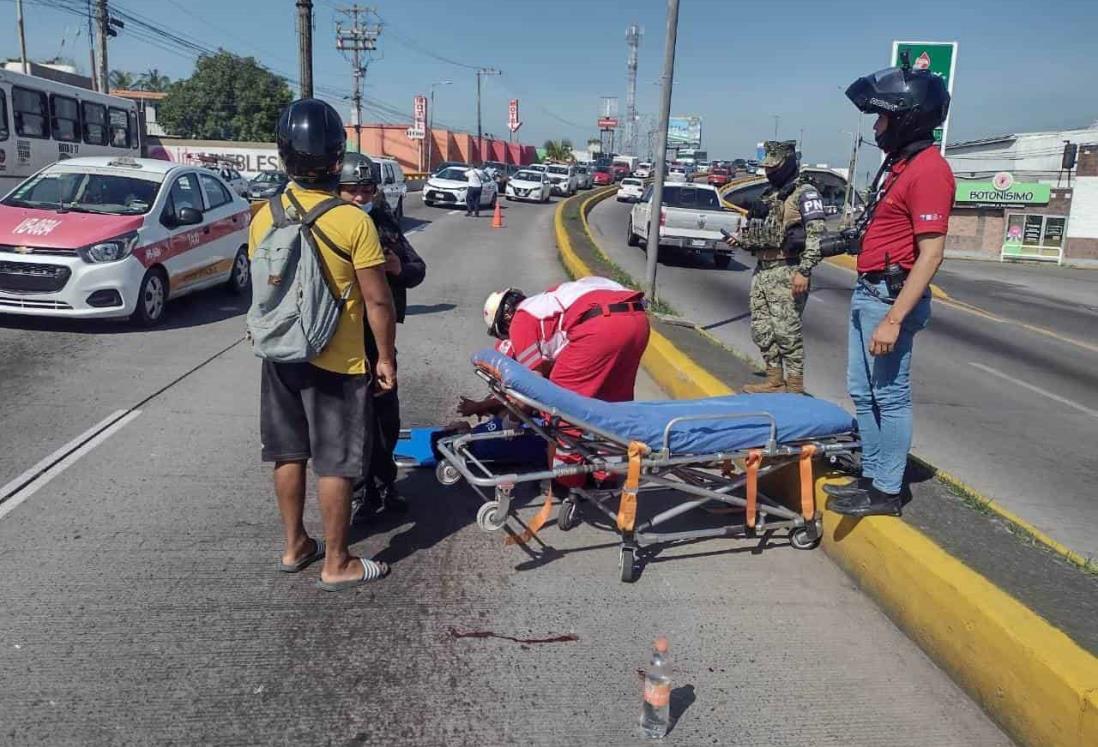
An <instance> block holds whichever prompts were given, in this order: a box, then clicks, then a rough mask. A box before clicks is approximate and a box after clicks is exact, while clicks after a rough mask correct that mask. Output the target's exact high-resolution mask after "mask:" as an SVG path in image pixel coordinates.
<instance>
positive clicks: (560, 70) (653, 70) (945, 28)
mask: <svg viewBox="0 0 1098 747" xmlns="http://www.w3.org/2000/svg"><path fill="white" fill-rule="evenodd" d="M24 2H25V15H26V23H27V39H28V46H29V52H30V55H31V57H32V58H44V57H50V56H53V55H57V54H58V53H61V54H65V55H66V56H71V57H74V58H75V59H76V60H77V61H78V63H80V65H81V66H82V67H84V68H86V67H87V61H88V51H87V49H88V46H87V25H86V22H84V23H82V22H81V21H80V19H78V18H76V17H74V16H72V15H69V14H66V13H64V12H62V11H59V10H56V9H52V8H50V7H47V6H48V4H49V3H48V0H24ZM63 2H66V3H68V4H73V3H74V0H63ZM75 4H77V5H79V4H80V3H79V2H76V3H75ZM339 4H342V3H339ZM117 5H118V6H120V7H121V8H122V9H125V10H128V11H132V12H135V13H137V14H139V15H140V16H142V17H144V18H147V19H150V20H154V21H156V22H157V23H158V24H162V26H163V27H164V28H166V29H169V30H171V31H173V32H175V33H178V34H181V35H184V36H187V37H190V38H193V39H195V40H198V41H200V42H201V43H202V44H203V45H205V46H209V47H218V46H221V47H224V48H226V49H229V50H231V51H233V52H236V53H239V54H246V55H253V56H255V57H257V58H258V59H259V60H260V61H261V62H262V63H263V64H265V65H267V66H268V67H271V68H273V69H275V70H279V71H282V72H286V73H288V74H290V75H291V76H292V77H296V74H297V43H296V32H295V25H294V19H295V9H294V2H293V0H141V2H138V1H137V0H118V3H117ZM315 5H316V13H315V16H316V17H315V26H316V29H315V41H314V46H315V66H314V76H315V79H316V82H317V85H318V86H323V87H324V88H327V89H335V90H349V88H350V73H349V65H348V64H347V62H346V61H345V60H344V59H343V57H341V56H340V54H339V53H338V52H337V51H336V50H335V49H334V21H335V17H336V13H335V8H336V5H337V3H336V2H333V1H332V0H315ZM375 5H376V7H377V9H378V12H379V13H380V15H381V17H382V19H383V21H384V23H385V24H386V27H385V29H384V30H383V31H382V35H381V38H380V42H379V48H380V54H379V55H378V59H376V60H374V61H373V62H372V63H371V64H370V66H369V72H368V74H367V87H366V98H367V101H370V100H377V101H382V102H385V103H386V104H388V105H390V106H393V107H396V108H398V109H400V110H401V111H405V112H408V113H409V114H408V117H409V118H410V112H411V107H412V96H413V95H414V94H416V93H426V92H427V89H428V86H429V84H430V83H431V82H433V81H439V80H446V79H449V80H452V81H453V84H452V85H450V86H446V87H440V88H438V89H437V93H436V117H437V120H438V121H439V122H441V123H446V124H451V125H454V126H458V127H463V128H470V129H472V128H475V122H476V119H475V108H474V95H473V93H474V88H475V85H474V76H473V71H472V70H469V69H466V68H462V67H459V66H456V65H452V64H448V63H447V62H443V61H441V60H439V59H435V58H433V57H432V56H430V54H428V53H427V52H430V53H431V54H434V55H438V56H440V57H444V58H448V59H451V60H455V61H460V62H464V63H467V64H470V65H483V66H492V67H496V68H499V69H500V70H502V71H503V73H504V74H503V76H502V77H499V78H487V79H486V80H485V85H484V129H485V131H486V132H494V133H497V134H501V135H502V134H505V132H506V128H505V123H506V116H507V102H508V100H509V99H510V98H511V97H512V96H516V97H518V98H519V99H520V101H521V103H520V113H521V118H522V120H523V121H524V126H523V128H522V130H520V132H519V135H520V139H522V140H524V141H526V142H534V143H538V144H540V143H541V142H543V141H544V140H545V139H546V138H549V137H554V138H556V137H562V136H563V137H568V138H571V139H572V141H573V142H574V143H576V144H582V143H583V142H585V141H586V139H587V138H588V137H589V136H592V135H594V134H595V129H596V128H595V119H596V117H597V115H598V107H599V99H600V97H601V96H618V97H620V99H621V106H622V109H623V110H624V104H625V78H626V70H625V62H626V46H625V28H626V26H627V25H628V24H629V23H637V24H639V25H640V26H642V27H643V28H644V30H645V35H644V39H643V41H642V45H641V51H640V67H639V73H638V83H637V106H638V110H639V112H640V113H641V115H642V116H645V115H647V116H649V117H651V116H652V115H653V114H654V112H655V110H656V107H657V104H658V93H659V88H658V85H657V81H658V79H659V76H660V72H661V66H662V60H663V37H664V30H665V18H666V3H665V2H662V1H661V0H618V1H616V2H615V1H611V0H555V1H553V2H548V1H544V0H539V1H535V0H495V1H490V2H473V3H459V2H453V1H452V0H451V1H449V2H447V1H444V0H377V1H376V3H375ZM626 8H628V9H629V10H626ZM0 15H7V16H8V17H9V18H10V19H11V22H5V23H4V24H3V31H2V36H0V44H2V49H0V54H4V55H6V56H16V55H17V54H18V41H17V37H16V32H15V23H14V17H15V5H14V3H13V2H12V0H0ZM1096 29H1098V1H1096V0H1046V2H1033V0H950V1H949V2H942V1H940V0H920V1H919V2H910V3H900V2H894V3H885V4H877V3H869V2H863V1H861V0H858V1H855V0H831V1H830V2H820V1H819V0H816V1H812V2H809V1H804V0H785V1H784V2H782V0H771V2H768V3H747V2H732V1H731V0H681V12H680V19H679V43H678V54H677V58H676V66H675V94H674V102H673V113H676V114H698V115H701V116H702V117H703V118H704V124H703V131H702V138H703V147H705V148H706V149H707V150H708V151H709V154H710V156H711V157H718V158H720V157H723V158H732V157H737V156H746V155H749V154H751V153H753V152H754V146H755V143H756V142H757V141H758V140H761V139H764V138H766V137H770V136H771V135H772V134H773V130H774V119H773V115H775V114H776V115H779V116H780V118H781V119H780V124H779V133H778V134H779V136H780V137H782V138H797V137H798V136H799V135H800V131H801V128H804V139H805V157H806V160H808V161H812V162H829V163H832V164H839V165H841V164H844V163H845V161H846V159H847V157H848V153H849V142H850V137H849V135H846V134H843V130H847V131H850V130H851V129H852V128H853V127H854V126H855V125H856V123H857V115H856V112H855V111H854V109H853V107H852V106H851V105H850V104H849V102H848V101H847V100H846V98H845V97H844V96H843V94H842V89H844V88H845V87H846V86H847V85H848V84H849V83H850V82H851V81H852V80H853V79H854V78H856V77H857V76H859V75H862V74H865V73H868V72H871V71H873V70H875V69H877V68H880V67H884V66H885V65H886V64H887V62H888V55H889V50H890V44H891V41H892V40H893V39H896V38H900V39H916V40H956V41H958V42H960V52H959V56H958V66H957V75H956V82H955V89H954V106H953V116H952V120H951V132H950V139H951V140H952V141H958V140H964V139H971V138H975V137H981V136H985V135H991V134H998V133H1003V132H1017V131H1027V130H1036V129H1053V128H1061V127H1074V126H1085V125H1087V124H1089V123H1091V122H1093V121H1095V120H1098V95H1096V94H1095V91H1098V59H1096V57H1095V54H1094V51H1095V37H1094V33H1095V30H1096ZM137 36H138V35H137V34H136V33H131V32H130V30H128V29H127V30H123V31H121V32H120V34H119V36H118V37H117V38H115V39H112V40H111V42H110V63H111V67H112V68H120V69H124V70H129V71H133V72H140V71H142V70H145V69H147V68H150V67H156V68H159V69H160V71H161V72H162V73H166V74H167V75H169V76H171V77H172V78H173V79H174V78H178V77H185V76H187V75H189V74H190V72H191V69H192V65H193V60H194V55H193V53H191V54H180V53H173V52H167V51H164V50H161V49H158V48H157V47H155V46H153V45H151V44H150V43H149V42H148V41H145V40H142V39H139V38H137ZM340 107H341V110H342V111H344V112H346V111H347V109H348V102H340ZM377 118H378V117H377V116H376V115H373V116H371V115H368V116H367V119H368V120H374V121H376V120H377ZM388 118H389V119H395V118H394V117H392V116H391V115H388ZM870 124H871V123H870V121H869V119H868V118H866V119H865V120H864V121H863V122H862V127H863V131H864V132H866V133H868V132H869V127H870Z"/></svg>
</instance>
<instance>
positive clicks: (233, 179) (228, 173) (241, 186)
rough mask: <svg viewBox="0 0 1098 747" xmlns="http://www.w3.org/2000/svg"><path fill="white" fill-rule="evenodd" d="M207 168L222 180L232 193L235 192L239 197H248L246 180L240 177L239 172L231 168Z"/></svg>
mask: <svg viewBox="0 0 1098 747" xmlns="http://www.w3.org/2000/svg"><path fill="white" fill-rule="evenodd" d="M207 168H209V170H210V171H213V172H215V173H216V174H217V175H218V176H220V177H221V178H222V179H224V180H225V183H226V184H228V185H229V188H230V189H231V190H232V191H234V192H236V193H237V194H238V195H240V196H241V197H247V196H248V180H247V179H245V178H244V177H243V176H241V175H240V172H239V171H237V170H236V169H234V168H232V167H231V166H218V167H214V166H209V167H207Z"/></svg>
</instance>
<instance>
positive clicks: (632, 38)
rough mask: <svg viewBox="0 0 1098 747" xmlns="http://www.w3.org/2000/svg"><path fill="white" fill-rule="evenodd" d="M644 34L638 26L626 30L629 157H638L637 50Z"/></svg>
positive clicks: (627, 141)
mask: <svg viewBox="0 0 1098 747" xmlns="http://www.w3.org/2000/svg"><path fill="white" fill-rule="evenodd" d="M643 34H644V32H643V31H642V30H641V28H640V26H638V25H637V24H635V23H634V24H632V25H631V26H629V28H627V29H626V30H625V43H626V44H628V45H629V62H628V65H627V68H626V69H627V70H628V71H629V77H628V82H627V84H626V88H625V133H624V135H625V136H624V137H623V138H622V143H623V144H624V145H625V147H626V148H628V149H629V155H631V156H635V155H637V48H638V47H640V40H641V36H642V35H643Z"/></svg>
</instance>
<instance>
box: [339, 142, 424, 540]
mask: <svg viewBox="0 0 1098 747" xmlns="http://www.w3.org/2000/svg"><path fill="white" fill-rule="evenodd" d="M378 177H379V174H378V169H377V166H376V165H375V164H374V163H373V162H372V161H371V160H370V159H369V158H367V157H366V156H364V155H361V154H359V153H348V154H347V155H346V157H345V158H344V160H343V172H342V174H341V175H340V179H339V191H340V197H342V198H343V199H345V200H348V201H350V202H354V203H355V204H356V205H360V206H361V207H362V209H363V210H366V211H367V212H368V213H369V214H370V218H371V219H373V221H374V226H375V227H376V228H377V236H378V241H379V242H380V244H381V248H382V250H383V251H384V252H385V277H386V278H387V279H388V281H389V289H390V290H391V291H392V294H393V307H394V309H395V311H396V320H397V322H403V321H404V314H405V311H406V309H407V306H408V289H409V288H414V287H416V286H417V285H419V284H420V283H422V282H423V278H424V276H425V275H426V274H427V265H426V264H425V263H424V261H423V259H422V258H421V257H420V256H419V255H418V254H417V253H416V250H415V249H413V248H412V245H411V244H410V243H409V242H408V239H407V238H406V237H405V236H404V231H403V229H401V227H400V220H399V219H398V218H397V217H396V215H395V214H394V213H393V211H392V208H390V207H389V203H388V202H387V201H386V199H385V194H384V193H383V192H382V191H381V190H380V189H379V188H378V184H379V182H380V179H379V178H378ZM365 334H366V357H367V358H368V359H369V361H370V366H371V370H372V367H373V365H374V362H375V361H376V360H377V344H376V343H375V342H374V338H373V335H371V334H370V326H369V325H365ZM373 406H374V412H375V414H376V420H377V427H378V433H377V437H376V438H374V439H373V444H374V452H373V456H372V457H371V458H370V459H369V460H368V462H367V463H368V464H369V465H370V467H369V471H368V474H365V475H363V478H362V480H360V481H358V483H357V484H356V485H355V492H354V496H353V499H352V514H351V516H352V522H359V521H362V520H363V519H365V518H366V517H367V516H369V515H370V514H371V513H375V512H376V513H380V512H382V511H404V510H406V508H407V504H406V503H405V501H404V499H403V498H402V497H401V495H400V493H398V492H397V489H396V487H395V484H394V483H395V482H396V479H397V467H396V462H394V461H393V450H394V449H395V448H396V444H397V441H398V439H399V438H400V399H399V393H398V392H397V389H396V388H394V389H392V390H390V391H388V392H383V393H379V394H378V395H377V396H375V397H374V400H373Z"/></svg>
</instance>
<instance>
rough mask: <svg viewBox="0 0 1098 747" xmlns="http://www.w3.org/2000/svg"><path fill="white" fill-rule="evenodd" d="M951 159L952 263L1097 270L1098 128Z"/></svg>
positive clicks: (959, 150) (977, 144)
mask: <svg viewBox="0 0 1098 747" xmlns="http://www.w3.org/2000/svg"><path fill="white" fill-rule="evenodd" d="M1067 143H1072V144H1075V145H1076V146H1077V150H1076V157H1075V160H1074V163H1073V164H1072V165H1071V167H1070V168H1067V167H1066V162H1065V159H1064V149H1065V144H1067ZM946 158H947V160H948V161H949V163H950V166H952V168H953V173H954V176H955V177H956V179H957V192H956V195H955V199H954V210H953V216H952V217H951V219H950V223H949V237H948V240H947V244H946V254H947V256H953V257H969V258H979V259H999V260H1033V261H1051V262H1057V263H1060V264H1076V265H1098V127H1091V128H1087V129H1083V130H1069V131H1063V132H1042V133H1026V134H1017V135H1006V136H1003V137H999V138H989V139H987V140H980V141H973V142H969V143H957V144H956V145H953V146H949V147H947V148H946Z"/></svg>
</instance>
